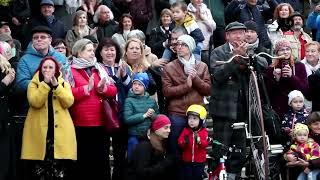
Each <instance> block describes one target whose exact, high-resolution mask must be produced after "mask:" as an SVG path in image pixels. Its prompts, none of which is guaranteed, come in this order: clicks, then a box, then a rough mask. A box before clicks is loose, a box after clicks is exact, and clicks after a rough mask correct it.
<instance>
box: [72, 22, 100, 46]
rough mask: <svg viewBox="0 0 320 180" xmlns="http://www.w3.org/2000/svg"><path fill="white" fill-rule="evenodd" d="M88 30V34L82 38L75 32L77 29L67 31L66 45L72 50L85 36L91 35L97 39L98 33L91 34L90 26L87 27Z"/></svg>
mask: <svg viewBox="0 0 320 180" xmlns="http://www.w3.org/2000/svg"><path fill="white" fill-rule="evenodd" d="M87 28H88V29H89V32H88V34H84V35H82V36H80V34H79V33H78V32H76V31H75V27H72V29H70V30H68V31H67V35H66V43H67V46H68V48H69V49H70V50H72V47H73V45H74V43H75V42H76V41H78V40H80V39H82V38H83V37H84V36H86V35H91V36H93V37H95V38H97V34H96V33H93V34H92V33H91V31H92V28H90V27H89V26H87Z"/></svg>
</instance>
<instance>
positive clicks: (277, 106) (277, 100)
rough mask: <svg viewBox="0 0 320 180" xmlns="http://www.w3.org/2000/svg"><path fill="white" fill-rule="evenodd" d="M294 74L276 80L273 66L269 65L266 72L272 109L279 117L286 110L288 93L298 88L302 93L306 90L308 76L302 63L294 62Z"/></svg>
mask: <svg viewBox="0 0 320 180" xmlns="http://www.w3.org/2000/svg"><path fill="white" fill-rule="evenodd" d="M294 68H295V75H292V76H291V77H290V78H282V77H281V78H280V81H279V82H277V81H276V80H275V79H274V76H273V67H269V68H268V69H267V73H266V79H265V80H266V85H267V90H268V93H269V98H270V102H271V105H272V107H273V109H274V110H275V111H276V112H277V113H278V115H279V116H280V117H283V115H284V114H285V113H286V112H287V111H288V94H289V93H290V91H292V90H299V91H301V92H302V93H303V94H304V95H306V93H307V91H308V78H307V73H306V68H305V66H304V64H302V63H300V62H296V63H295V67H294Z"/></svg>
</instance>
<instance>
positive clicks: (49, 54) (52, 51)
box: [25, 42, 55, 58]
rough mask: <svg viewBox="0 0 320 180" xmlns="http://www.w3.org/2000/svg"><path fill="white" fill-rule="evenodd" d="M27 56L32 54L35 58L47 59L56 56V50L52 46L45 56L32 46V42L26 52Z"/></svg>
mask: <svg viewBox="0 0 320 180" xmlns="http://www.w3.org/2000/svg"><path fill="white" fill-rule="evenodd" d="M25 54H31V55H34V56H38V57H40V58H44V57H46V56H53V54H55V50H54V49H53V47H52V46H51V45H50V48H49V52H48V55H43V54H41V53H39V52H38V51H37V50H36V49H35V48H34V47H33V46H32V43H31V42H30V43H29V45H28V47H27V50H26V52H25Z"/></svg>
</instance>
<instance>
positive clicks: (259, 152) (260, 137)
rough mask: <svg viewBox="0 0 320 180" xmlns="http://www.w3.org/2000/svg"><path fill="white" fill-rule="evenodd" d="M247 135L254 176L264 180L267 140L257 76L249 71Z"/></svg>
mask: <svg viewBox="0 0 320 180" xmlns="http://www.w3.org/2000/svg"><path fill="white" fill-rule="evenodd" d="M249 133H250V134H251V138H250V148H251V152H252V160H253V161H254V165H255V170H256V176H257V177H258V179H259V180H266V179H268V176H269V159H268V151H267V149H268V148H267V139H266V132H265V130H264V121H263V115H262V109H261V101H260V93H259V88H258V83H257V76H256V74H255V72H253V71H251V73H250V79H249Z"/></svg>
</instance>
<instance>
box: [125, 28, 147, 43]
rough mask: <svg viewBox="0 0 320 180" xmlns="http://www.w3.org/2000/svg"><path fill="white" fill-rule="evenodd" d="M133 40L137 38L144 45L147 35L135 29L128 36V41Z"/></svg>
mask: <svg viewBox="0 0 320 180" xmlns="http://www.w3.org/2000/svg"><path fill="white" fill-rule="evenodd" d="M131 38H137V39H139V40H140V41H141V42H142V43H143V44H144V43H145V41H146V35H145V34H144V33H143V32H142V31H141V30H139V29H134V30H132V31H130V32H129V34H128V39H131Z"/></svg>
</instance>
